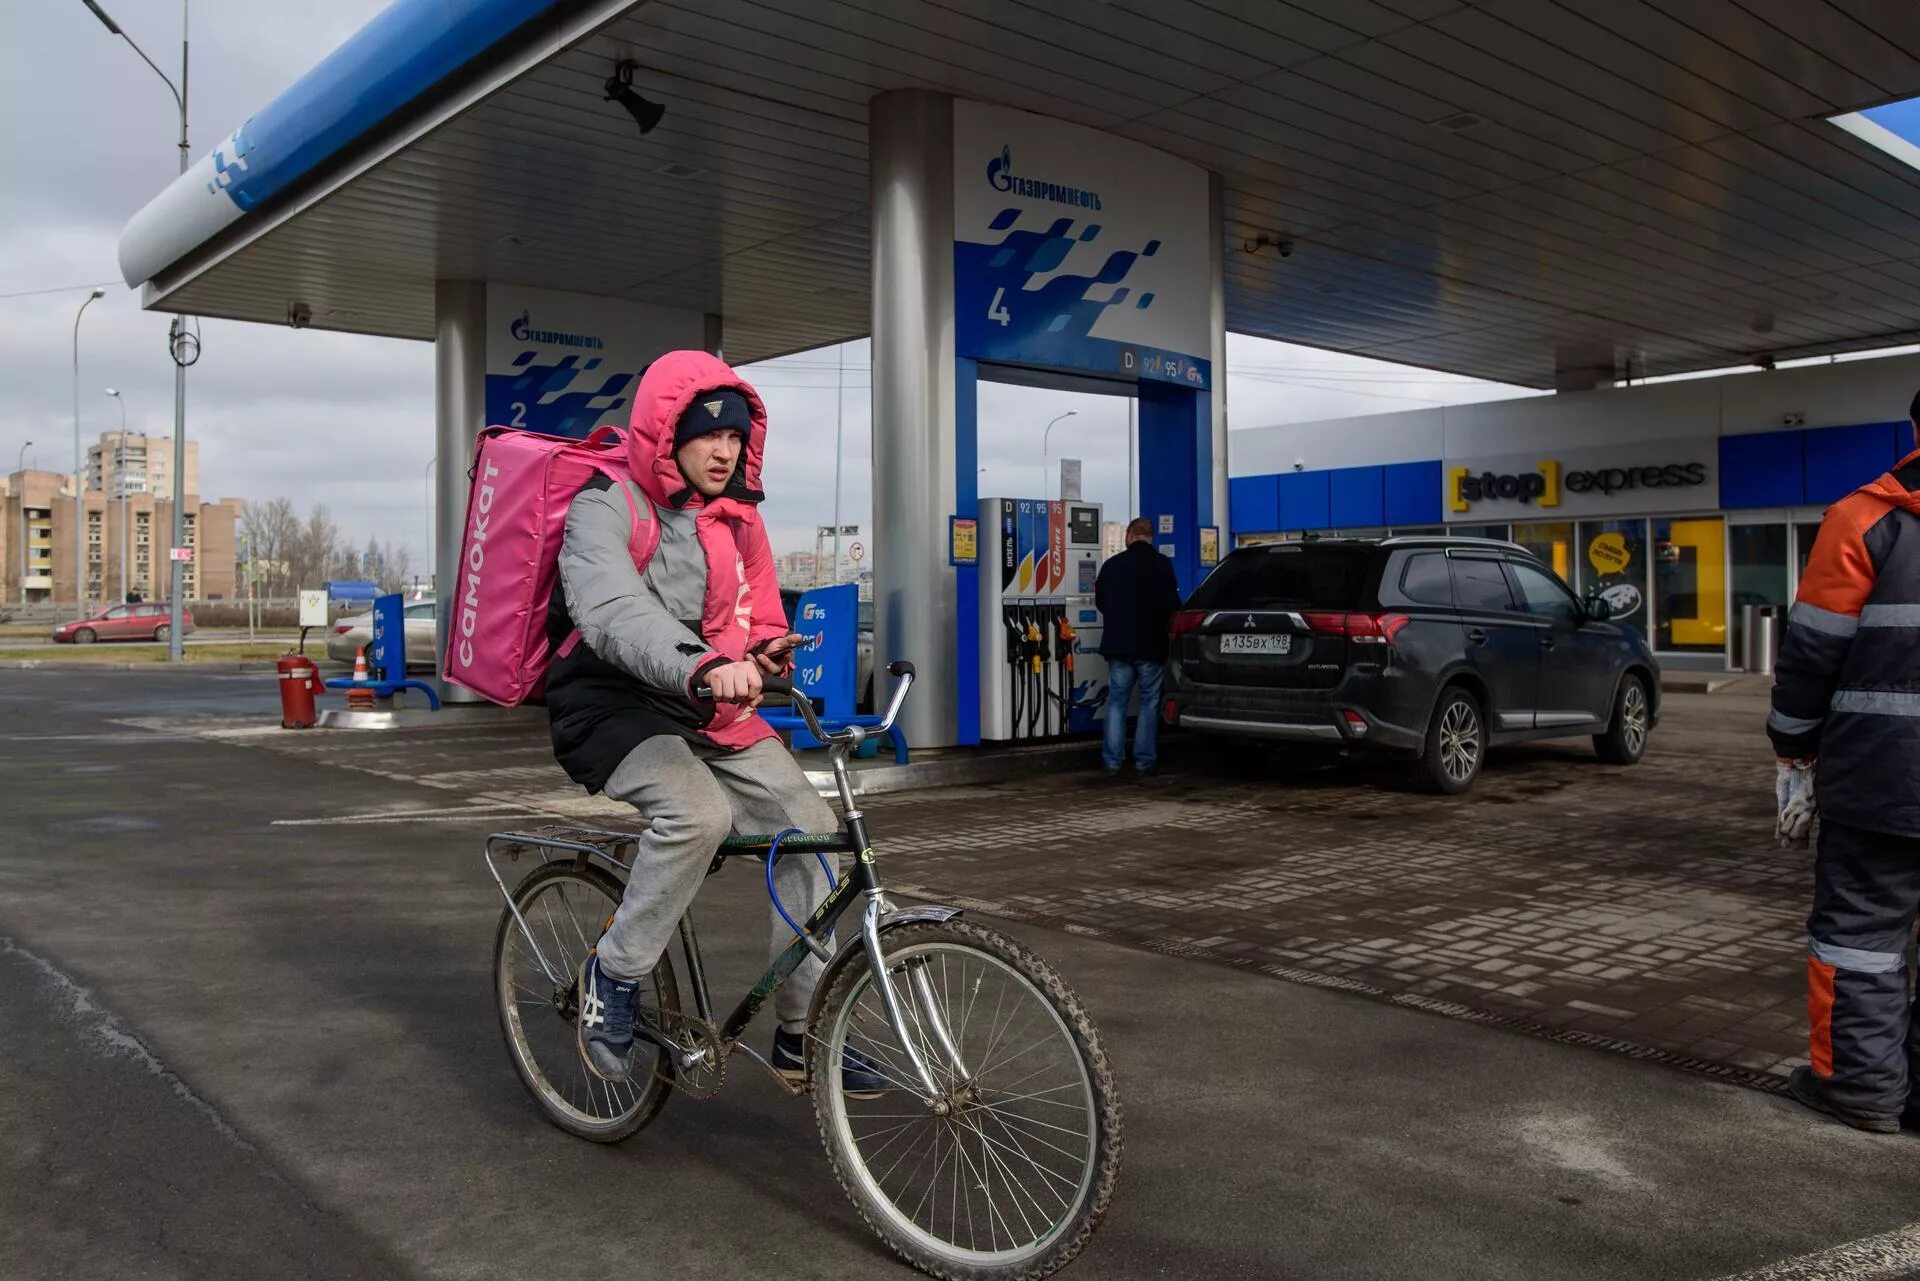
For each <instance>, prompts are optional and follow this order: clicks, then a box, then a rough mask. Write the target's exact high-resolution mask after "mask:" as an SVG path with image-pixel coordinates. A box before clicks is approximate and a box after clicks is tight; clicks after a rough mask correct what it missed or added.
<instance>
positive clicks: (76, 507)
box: [73, 289, 107, 619]
mask: <svg viewBox="0 0 1920 1281" xmlns="http://www.w3.org/2000/svg"><path fill="white" fill-rule="evenodd" d="M106 296H107V291H106V290H104V289H94V290H90V291H89V292H88V294H87V300H86V301H85V302H83V303H81V304H80V310H79V311H76V312H74V313H73V600H74V608H75V609H77V610H79V611H80V612H79V613H78V614H76V615H74V617H75V618H76V619H79V618H85V617H86V616H87V586H86V572H87V529H86V525H87V513H86V506H87V504H86V499H85V495H86V479H87V477H86V473H85V472H84V471H83V470H82V469H81V461H80V317H82V316H84V315H86V314H87V308H89V307H91V306H93V304H94V300H95V299H98V298H105V297H106Z"/></svg>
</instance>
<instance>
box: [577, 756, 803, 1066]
mask: <svg viewBox="0 0 1920 1281" xmlns="http://www.w3.org/2000/svg"><path fill="white" fill-rule="evenodd" d="M605 791H606V794H607V795H608V796H611V797H613V798H614V799H615V800H621V801H627V802H629V803H630V804H632V805H633V806H634V807H635V808H637V809H638V810H639V811H640V812H641V813H642V814H644V815H645V816H646V817H647V819H648V820H649V824H648V827H647V830H646V831H645V832H643V833H641V835H640V840H639V848H638V849H637V850H636V851H635V853H634V859H633V873H632V875H631V876H629V877H628V878H627V892H626V894H625V896H624V897H623V898H622V899H621V900H620V907H619V908H618V910H616V911H615V912H614V914H613V923H612V924H611V925H609V926H608V927H607V932H606V933H605V934H604V935H602V936H601V938H600V945H599V948H600V964H601V965H602V966H603V967H604V968H605V969H606V970H607V971H608V972H610V973H612V974H615V975H618V976H620V977H622V978H637V977H640V976H642V975H646V974H650V973H652V971H653V966H654V963H655V962H656V961H657V960H659V958H660V953H661V952H663V951H664V950H665V949H666V946H667V944H668V943H669V942H671V941H672V939H673V936H674V932H675V930H676V928H677V927H678V925H679V923H680V918H681V917H682V916H684V915H685V914H686V911H687V908H688V907H689V906H691V905H692V903H693V899H694V896H695V895H696V894H698V893H699V892H700V883H701V881H703V880H705V879H706V874H707V866H708V864H709V863H711V862H712V860H713V852H714V851H715V850H716V849H718V848H719V845H720V842H721V841H723V840H725V839H726V838H727V836H728V835H729V834H731V833H734V832H738V833H740V834H741V835H743V836H747V835H767V834H770V833H773V832H780V831H784V830H786V829H787V828H790V827H797V828H799V829H800V830H801V831H803V832H831V831H833V830H834V829H835V828H837V827H838V826H839V820H838V819H837V818H836V817H835V816H834V811H833V807H832V806H831V805H829V804H827V802H826V801H824V800H822V799H821V797H820V795H819V794H818V793H817V792H815V791H814V790H813V785H812V784H811V783H809V782H807V776H806V775H805V774H804V773H802V772H801V769H800V766H799V765H798V764H797V763H796V762H795V761H794V759H793V757H792V756H791V755H790V754H789V753H788V752H787V749H786V748H785V747H784V746H782V745H781V744H780V742H779V740H777V739H767V740H766V741H764V742H760V743H755V744H754V745H753V746H752V747H749V748H747V749H746V750H745V751H742V752H728V751H723V750H721V749H719V748H714V747H707V746H705V745H700V744H694V743H689V742H688V741H687V740H686V739H683V738H675V737H671V736H666V735H662V736H660V737H657V738H650V739H648V740H647V741H646V742H644V743H642V744H640V746H638V747H636V748H634V749H633V751H632V752H630V753H628V755H627V758H626V759H625V760H623V761H621V762H620V765H619V768H617V769H615V770H614V771H613V776H612V777H611V778H610V779H608V780H607V786H606V788H605ZM829 857H832V856H829ZM839 870H840V869H839V868H838V867H835V869H834V872H835V875H838V874H839ZM773 883H774V887H775V888H776V889H777V890H778V891H779V892H780V901H781V902H782V903H784V904H786V908H787V911H788V912H789V913H791V914H792V916H793V919H794V920H796V921H801V922H804V921H805V920H806V919H807V917H809V916H811V915H812V914H813V910H814V909H815V908H817V907H819V906H820V904H821V902H822V901H824V900H825V899H826V897H827V878H826V874H825V873H824V872H822V871H821V870H820V864H819V862H818V861H817V860H816V859H815V858H814V856H813V855H812V853H810V852H809V853H806V854H801V853H799V852H797V851H796V852H795V853H792V854H782V855H781V856H780V859H779V863H778V866H776V867H775V869H774V877H773ZM767 916H768V918H769V919H770V920H771V921H772V925H773V947H772V954H773V955H775V956H777V955H779V954H780V952H782V951H783V950H784V949H785V948H786V946H787V944H789V943H791V942H792V941H793V938H794V934H793V931H792V930H791V929H789V928H788V927H787V923H786V922H785V921H783V920H781V919H780V913H779V912H777V911H775V910H774V908H773V905H772V904H771V903H769V904H768V905H767ZM827 946H828V947H829V948H831V947H832V944H831V943H828V944H827ZM820 970H821V964H820V962H819V960H817V959H816V958H814V957H808V958H807V959H806V960H805V961H803V962H801V965H800V968H799V969H798V970H796V971H794V973H793V976H792V977H791V978H789V979H788V980H787V981H786V983H784V984H783V985H781V988H780V990H779V991H778V992H777V993H775V994H774V998H773V1009H774V1015H775V1016H776V1017H777V1018H778V1019H779V1020H780V1026H781V1027H782V1028H784V1029H786V1030H787V1031H789V1032H804V1031H805V1030H806V1024H807V1006H808V1003H809V1002H810V1001H812V999H813V987H814V984H815V983H816V982H818V981H819V978H820Z"/></svg>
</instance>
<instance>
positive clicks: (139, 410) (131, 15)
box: [0, 0, 1499, 565]
mask: <svg viewBox="0 0 1920 1281" xmlns="http://www.w3.org/2000/svg"><path fill="white" fill-rule="evenodd" d="M103 3H105V4H106V7H107V9H108V11H109V12H110V13H112V14H113V15H114V17H115V19H116V20H117V21H119V22H120V23H121V25H122V26H123V27H125V29H126V30H127V32H128V34H129V35H130V36H132V37H133V38H134V39H135V40H138V41H139V42H140V44H141V46H142V47H143V48H144V49H145V50H146V51H147V53H148V54H149V55H151V56H152V57H153V58H154V60H155V61H156V62H158V63H159V64H160V65H161V66H162V67H174V66H177V64H178V37H179V30H178V27H177V26H176V25H175V24H176V23H177V21H178V13H179V9H178V7H177V6H176V5H174V4H172V3H171V0H169V2H168V3H160V2H159V0H103ZM386 3H387V0H331V3H328V4H325V5H284V4H279V5H275V6H273V13H272V17H271V20H270V21H269V20H266V19H265V18H263V16H262V14H261V6H260V5H259V4H258V3H257V2H256V0H194V6H193V24H194V25H193V31H192V38H193V58H194V60H193V75H192V108H193V118H192V140H193V153H194V155H195V157H198V156H199V155H201V154H203V153H204V152H205V151H206V150H208V148H209V147H210V146H211V145H212V144H213V143H214V142H216V141H217V140H219V139H220V138H223V137H225V136H226V135H227V134H228V133H229V132H231V131H232V130H233V129H234V127H235V126H237V125H238V124H240V123H241V122H242V121H243V120H245V119H246V118H247V117H248V116H249V115H250V114H252V113H253V112H255V111H257V110H259V109H260V108H261V107H263V106H264V105H265V104H266V103H268V102H269V101H271V100H272V99H273V97H274V96H275V95H277V94H278V93H280V92H281V91H282V90H283V89H285V88H286V87H287V86H288V85H290V84H292V83H293V81H294V80H296V79H297V78H298V77H299V76H300V75H301V74H302V73H304V72H305V71H306V70H307V69H308V68H309V67H311V66H312V65H313V64H314V63H315V62H316V61H318V59H319V58H320V57H322V56H324V54H325V53H326V52H327V51H329V50H331V49H333V48H335V47H337V46H338V45H339V44H340V43H341V42H342V41H343V40H345V39H346V38H347V37H348V36H350V35H352V34H353V33H354V32H355V31H357V30H358V29H359V28H360V27H362V26H363V25H365V23H366V22H367V21H368V20H369V19H370V18H371V17H373V16H374V15H375V14H376V13H378V12H379V11H380V10H381V9H383V8H384V7H385V5H386ZM0 23H3V24H4V26H3V27H0V31H3V32H4V38H0V113H4V118H5V119H7V120H9V121H12V122H16V124H15V127H14V128H11V129H9V130H8V131H7V132H6V134H5V136H4V137H3V138H0V166H4V171H5V172H6V173H8V174H9V175H13V176H15V180H14V181H10V182H8V183H5V184H0V229H3V230H4V235H0V295H20V294H23V293H25V292H27V291H35V290H43V289H50V288H53V287H56V286H69V285H74V286H79V285H90V284H93V283H96V282H113V283H108V285H107V296H106V297H104V298H103V299H101V300H100V301H99V302H97V303H95V304H93V305H92V306H90V307H89V308H88V309H87V312H86V315H85V319H84V320H83V322H82V324H81V331H80V346H79V354H80V366H81V367H80V377H79V410H80V420H81V421H80V430H81V434H82V438H83V442H91V441H92V439H93V438H94V437H96V436H97V435H98V434H99V433H100V432H102V431H105V430H110V429H112V428H114V427H117V426H118V425H119V409H118V407H117V406H115V405H114V404H113V403H112V401H110V400H109V399H108V398H107V397H105V396H104V395H103V394H102V388H104V387H108V386H113V387H118V388H120V389H121V390H123V391H124V392H125V400H126V408H127V421H128V425H129V426H130V427H133V428H135V429H138V430H143V431H146V432H148V433H150V434H153V435H168V434H171V432H172V430H173V369H172V366H171V364H170V362H169V360H168V356H167V352H166V330H167V323H168V318H167V317H166V316H163V315H156V314H151V313H146V312H142V311H141V310H140V309H139V306H138V300H137V299H136V297H135V296H134V295H133V294H132V293H131V292H130V291H128V290H127V289H126V288H125V287H124V286H122V285H120V284H118V283H117V281H118V276H119V271H118V264H117V257H116V245H117V242H118V239H119V235H120V230H121V228H122V227H123V226H124V225H125V224H126V221H127V219H128V218H129V217H131V216H132V214H133V213H134V212H135V211H136V210H138V209H139V208H140V207H141V206H142V205H144V204H145V203H146V202H147V201H148V200H149V199H151V198H152V197H153V196H154V195H155V194H157V193H158V192H159V191H160V190H161V189H162V187H164V186H165V185H166V183H167V182H168V181H170V180H171V179H172V177H173V176H174V174H175V172H176V170H177V167H178V158H177V151H176V149H175V146H174V143H175V129H176V118H175V115H174V112H173V106H172V100H171V98H170V96H169V94H168V92H167V90H166V89H165V87H164V86H162V85H161V84H160V82H159V80H158V79H157V78H155V77H154V75H153V73H152V72H151V71H149V70H148V69H147V67H146V66H145V65H144V64H142V63H141V62H140V60H139V58H138V57H137V56H136V55H135V54H134V52H133V50H131V49H129V48H128V47H127V46H126V45H125V43H124V42H122V41H120V40H117V39H115V38H113V37H111V36H110V35H109V34H108V33H107V32H106V31H105V30H104V29H103V28H102V27H101V26H100V25H99V23H98V22H97V21H96V20H95V19H94V18H93V16H92V15H91V14H90V13H88V12H87V10H86V8H85V7H84V6H83V5H81V4H79V3H78V2H77V0H73V2H68V3H38V4H26V3H14V4H11V5H6V6H5V16H4V17H3V18H0ZM84 297H85V290H84V289H72V290H66V291H63V292H57V293H48V294H39V295H36V296H0V344H4V349H5V350H6V352H7V354H8V358H7V360H5V361H4V362H0V397H4V398H5V403H6V404H7V406H8V412H7V414H6V415H5V417H4V419H0V467H4V468H6V469H7V470H11V469H12V467H13V464H14V460H15V458H16V456H17V455H18V453H19V451H20V449H21V446H22V445H23V444H24V443H25V442H27V441H29V440H31V441H32V442H33V445H32V448H31V449H30V450H29V451H28V461H29V462H30V463H32V464H35V465H38V466H40V467H43V468H48V469H52V470H62V469H65V468H67V467H70V466H71V465H72V453H73V434H74V421H73V416H74V375H73V331H74V316H75V312H76V309H77V308H78V307H79V305H80V303H81V301H82V299H83V298H84ZM201 331H202V337H203V339H204V354H203V356H202V358H201V360H200V363H199V364H197V365H196V366H194V368H193V369H192V370H191V371H190V373H189V375H188V378H187V433H188V438H189V439H190V440H195V441H198V442H200V446H201V450H200V468H201V478H202V485H201V487H202V489H203V490H204V491H205V492H206V496H208V497H217V496H229V497H237V498H248V499H265V498H271V497H276V496H281V495H284V496H286V497H288V498H291V499H293V500H294V502H295V503H296V504H297V505H299V506H300V507H302V508H305V507H307V506H308V505H310V504H313V503H325V504H326V505H327V506H328V507H329V508H331V509H332V511H333V514H334V516H335V518H336V519H337V520H338V521H339V522H340V524H341V525H342V526H343V528H344V529H345V530H346V531H347V533H348V534H349V536H351V537H352V538H353V539H354V540H355V541H356V542H363V541H364V540H365V539H366V538H367V537H369V536H372V537H376V538H379V539H381V540H383V541H393V542H396V543H403V544H406V545H407V546H408V547H409V549H410V551H411V552H412V557H413V561H414V563H415V564H416V565H419V564H424V563H425V561H426V556H425V554H424V544H425V541H426V527H427V511H426V497H427V491H426V485H425V476H424V470H425V467H426V464H427V460H428V459H429V458H430V457H432V454H433V449H434V420H433V350H432V348H431V346H430V345H428V344H424V343H415V342H404V341H397V340H391V339H379V338H362V337H355V336H352V335H344V334H332V333H322V332H316V331H312V330H307V331H300V332H295V331H293V330H289V329H284V328H279V327H274V326H262V325H245V324H237V323H232V322H225V321H216V320H208V321H203V322H201ZM1229 355H1230V363H1231V364H1232V365H1234V366H1235V367H1236V368H1238V367H1240V366H1246V367H1248V369H1249V373H1248V374H1247V376H1245V377H1237V376H1236V377H1230V379H1229V384H1228V386H1229V398H1230V400H1231V409H1230V422H1231V423H1232V424H1233V425H1234V426H1235V427H1236V428H1238V427H1243V426H1251V425H1258V424H1264V423H1269V422H1279V421H1290V420H1298V419H1302V418H1320V417H1332V416H1336V415H1340V414H1350V413H1372V412H1378V411H1380V410H1382V409H1392V408H1415V407H1418V406H1419V405H1422V404H1426V403H1437V402H1439V401H1441V400H1448V399H1451V400H1466V399H1485V398H1487V397H1488V396H1489V395H1490V394H1493V393H1497V392H1498V390H1499V389H1497V388H1493V387H1492V385H1490V384H1484V383H1479V384H1476V383H1473V382H1471V381H1470V380H1461V379H1450V378H1448V377H1447V376H1445V375H1418V374H1416V375H1411V376H1410V375H1408V374H1407V373H1406V371H1402V370H1398V369H1397V368H1396V367H1394V366H1383V365H1380V364H1379V363H1378V362H1372V361H1363V360H1359V359H1358V358H1354V357H1346V356H1340V355H1335V354H1332V353H1327V352H1317V351H1309V350H1306V349H1302V348H1289V347H1284V346H1282V345H1281V344H1277V343H1268V342H1265V341H1263V340H1260V339H1251V338H1240V337H1238V336H1235V337H1232V338H1230V339H1229ZM835 359H836V353H835V352H834V351H833V349H826V350H823V351H816V352H811V353H807V354H806V355H804V356H800V357H794V358H789V359H787V360H782V361H773V362H767V363H765V364H762V365H760V366H757V367H755V368H754V369H752V370H750V371H748V373H749V376H750V377H752V378H754V379H755V380H756V381H758V382H759V383H760V386H761V388H762V391H763V393H764V394H765V396H766V399H767V402H768V405H769V408H770V411H771V414H772V420H773V431H772V435H771V438H770V441H769V444H768V468H767V472H768V490H769V498H768V501H767V505H766V508H765V515H766V518H767V521H768V524H769V526H770V527H771V530H772V533H773V537H774V541H775V546H776V548H777V549H779V550H782V551H786V550H796V549H802V548H809V549H810V548H811V547H812V546H813V541H814V533H813V531H814V528H815V527H816V526H817V525H820V524H824V523H827V522H829V521H831V520H832V518H833V506H834V503H833V495H834V459H835V454H836V449H835V425H836V421H838V422H839V423H840V425H841V434H842V438H843V444H842V447H841V449H840V450H839V455H840V459H841V470H840V488H841V498H840V508H841V519H842V521H843V522H844V523H848V524H860V525H862V526H869V527H870V525H871V511H872V447H871V435H870V433H871V407H870V403H869V370H868V344H867V343H866V342H864V341H862V342H857V343H852V344H849V345H848V347H847V351H846V369H845V380H844V387H845V395H844V401H843V402H842V403H841V404H840V406H839V407H838V408H836V395H835V385H836V377H837V375H836V372H835V368H834V365H835ZM1069 409H1071V410H1075V411H1076V417H1074V418H1072V419H1069V420H1067V421H1066V422H1063V423H1062V424H1061V425H1060V426H1059V427H1058V428H1056V429H1055V431H1054V448H1053V457H1054V459H1055V460H1056V461H1055V462H1054V464H1053V466H1052V467H1049V468H1045V469H1044V470H1045V471H1046V472H1047V473H1048V474H1047V475H1046V476H1045V477H1044V478H1043V475H1042V472H1043V466H1042V462H1043V460H1042V458H1041V456H1040V440H1039V437H1040V433H1041V432H1042V430H1043V429H1044V427H1045V424H1046V422H1047V421H1048V420H1049V419H1051V418H1052V417H1054V416H1055V415H1056V414H1060V413H1064V412H1066V411H1067V410H1069ZM1126 413H1127V404H1126V401H1124V400H1122V399H1119V398H1115V397H1105V396H1092V395H1085V394H1074V393H1066V392H1048V391H1035V390H1027V389H1019V388H1011V387H1006V386H1001V385H996V384H986V385H983V386H982V388H981V395H980V433H979V451H980V458H979V466H981V467H984V468H985V469H986V472H985V474H984V475H982V476H981V477H980V489H981V492H982V493H983V494H989V495H996V494H997V495H1005V496H1016V497H1018V496H1037V495H1038V494H1039V493H1040V491H1041V489H1042V487H1043V484H1044V485H1046V486H1051V485H1052V484H1054V483H1057V482H1056V479H1055V478H1056V477H1057V475H1058V470H1057V468H1058V464H1057V459H1058V458H1060V457H1063V456H1064V457H1078V458H1080V459H1082V460H1083V461H1084V463H1085V494H1086V496H1087V497H1088V498H1089V499H1092V500H1094V501H1099V502H1102V503H1103V504H1104V505H1105V506H1106V507H1107V510H1108V513H1109V515H1113V516H1117V515H1118V514H1119V513H1121V512H1123V511H1125V510H1126V509H1127V508H1128V506H1129V502H1128V485H1127V450H1126V422H1127V417H1126ZM939 516H940V514H939V513H933V514H931V518H932V519H938V518H939ZM868 541H869V545H870V546H873V542H872V539H871V537H870V536H869V540H868ZM874 550H875V551H876V552H878V553H879V554H884V548H880V547H877V546H875V547H874Z"/></svg>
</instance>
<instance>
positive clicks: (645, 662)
mask: <svg viewBox="0 0 1920 1281" xmlns="http://www.w3.org/2000/svg"><path fill="white" fill-rule="evenodd" d="M640 518H641V519H642V520H651V519H653V513H652V512H651V511H650V510H648V508H647V507H646V505H645V504H644V503H642V504H641V507H640ZM632 533H633V515H632V511H631V509H629V508H628V506H627V500H626V498H625V497H623V496H622V495H621V494H620V493H619V492H618V491H617V490H613V489H584V490H581V491H580V493H579V494H578V495H576V496H575V497H574V500H573V503H572V504H571V505H570V506H569V507H568V508H567V532H566V536H565V537H564V538H563V539H562V541H561V544H560V586H561V590H562V591H563V592H564V593H565V594H566V601H567V613H568V614H569V615H570V616H571V617H572V619H573V625H574V626H575V627H578V628H579V629H580V639H581V640H583V641H585V642H586V645H587V648H588V649H591V650H592V651H593V652H594V653H595V654H597V655H599V656H600V657H601V658H603V659H605V660H606V661H607V662H609V663H612V664H613V665H614V666H615V667H618V668H619V669H620V670H621V671H623V672H625V673H626V674H627V675H629V676H631V677H633V678H634V679H635V680H637V681H639V682H640V683H641V684H643V685H646V686H649V687H651V688H654V689H659V690H671V691H672V692H674V693H676V694H687V693H688V692H689V688H688V683H689V681H690V679H691V678H692V676H693V674H694V672H695V671H697V670H698V669H699V668H701V667H702V666H704V665H706V664H707V663H708V662H709V661H710V660H711V659H713V658H716V657H717V655H715V654H714V652H713V651H712V649H711V648H709V647H708V646H707V644H706V643H705V642H703V641H702V640H701V639H700V638H699V637H698V636H696V635H694V634H693V632H692V631H691V630H689V629H688V627H687V625H686V624H685V623H683V622H681V621H680V620H679V619H677V618H675V617H673V615H672V614H670V613H668V612H667V610H666V608H665V607H664V606H663V605H662V604H661V603H660V600H659V598H658V597H656V596H655V595H654V594H653V592H652V591H651V590H649V589H648V587H647V585H646V583H645V581H644V580H643V579H642V577H641V574H640V571H639V570H638V569H637V568H636V567H635V566H634V563H633V552H632V550H631V549H630V547H629V545H628V543H629V539H630V538H631V536H632Z"/></svg>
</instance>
